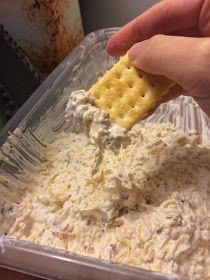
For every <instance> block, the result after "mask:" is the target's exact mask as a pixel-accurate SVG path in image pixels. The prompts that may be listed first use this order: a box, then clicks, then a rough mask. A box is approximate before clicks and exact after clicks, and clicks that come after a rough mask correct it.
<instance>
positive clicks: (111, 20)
mask: <svg viewBox="0 0 210 280" xmlns="http://www.w3.org/2000/svg"><path fill="white" fill-rule="evenodd" d="M157 2H159V1H158V0H80V7H81V13H82V17H83V25H84V29H85V32H86V33H89V32H91V31H94V30H97V29H100V28H105V27H116V26H122V25H123V24H125V23H126V22H128V21H129V20H131V19H132V18H134V17H136V16H137V15H139V14H140V13H142V12H143V11H144V10H146V9H147V8H148V7H150V6H152V5H153V4H155V3H157Z"/></svg>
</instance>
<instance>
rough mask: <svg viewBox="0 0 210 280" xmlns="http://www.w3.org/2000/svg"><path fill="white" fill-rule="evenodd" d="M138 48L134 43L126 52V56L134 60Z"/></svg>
mask: <svg viewBox="0 0 210 280" xmlns="http://www.w3.org/2000/svg"><path fill="white" fill-rule="evenodd" d="M138 50H139V48H138V45H137V44H135V45H134V46H133V47H132V48H131V49H130V50H129V52H128V56H129V59H130V60H131V61H135V60H136V59H137V57H138V53H139V51H138Z"/></svg>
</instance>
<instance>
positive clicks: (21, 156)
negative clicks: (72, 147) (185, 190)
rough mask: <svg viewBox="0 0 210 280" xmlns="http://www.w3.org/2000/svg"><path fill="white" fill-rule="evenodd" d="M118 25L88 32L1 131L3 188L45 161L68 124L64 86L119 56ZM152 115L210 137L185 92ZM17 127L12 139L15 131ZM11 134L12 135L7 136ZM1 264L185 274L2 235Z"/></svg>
mask: <svg viewBox="0 0 210 280" xmlns="http://www.w3.org/2000/svg"><path fill="white" fill-rule="evenodd" d="M114 31H116V29H113V28H109V29H104V30H100V31H97V32H94V33H91V34H90V35H88V36H87V37H86V38H85V39H84V40H83V41H82V42H81V44H80V45H79V46H78V47H77V48H76V49H75V50H74V51H73V52H72V53H71V54H70V55H69V56H68V57H67V58H66V59H65V60H64V61H63V62H62V63H61V64H60V65H59V66H58V67H57V68H56V69H55V70H54V71H53V73H52V74H51V75H49V76H48V78H47V79H46V80H45V81H44V83H43V84H42V85H41V86H40V87H39V88H38V89H37V90H36V92H35V93H34V94H33V95H32V96H31V97H30V99H29V100H28V101H27V102H26V103H25V104H24V105H23V107H22V108H21V109H20V110H19V111H18V113H17V114H16V115H15V116H14V117H13V118H12V119H11V120H10V122H9V123H8V125H7V126H6V127H5V128H4V129H3V130H2V132H1V134H0V141H1V144H3V143H4V142H5V141H6V143H7V144H8V145H6V146H5V145H3V147H2V157H1V162H0V188H7V189H6V190H7V192H9V193H11V195H13V196H16V194H17V193H18V188H19V185H20V180H21V172H22V170H24V169H27V170H31V172H33V168H34V167H35V166H36V165H37V164H39V162H41V161H42V153H43V149H45V147H46V146H47V145H48V144H49V143H50V142H52V141H53V139H54V137H55V135H56V134H57V133H59V132H61V131H64V130H66V129H68V127H67V124H66V122H65V119H64V109H65V105H66V102H67V99H68V96H67V95H66V94H65V93H64V91H63V89H64V88H65V87H66V86H68V87H70V88H71V90H75V89H80V88H89V86H90V85H91V84H92V83H93V82H94V81H95V80H96V79H97V77H98V76H100V75H101V74H102V73H103V72H104V71H105V70H106V69H107V68H109V67H110V66H111V65H112V64H113V63H114V61H115V59H114V58H111V57H110V56H108V54H107V53H106V51H105V48H104V47H105V44H106V41H107V39H108V37H110V35H112V34H113V32H114ZM146 121H150V122H172V123H174V124H175V125H176V126H177V127H180V128H182V129H184V130H186V131H188V130H192V129H193V130H196V131H198V133H199V136H200V137H199V140H200V142H201V143H203V142H205V139H210V124H209V119H208V117H207V116H206V115H205V114H204V113H202V112H201V110H200V108H199V107H198V106H197V105H196V104H195V103H194V102H193V100H192V99H191V98H188V97H180V98H178V99H176V100H175V101H170V102H169V103H167V104H164V105H161V106H160V107H159V108H158V109H157V110H156V112H155V113H154V114H153V115H152V116H151V117H150V118H149V119H147V120H146ZM17 127H18V128H19V129H16V130H15V131H14V132H13V133H12V135H11V136H10V137H9V138H8V139H7V137H8V134H9V131H13V130H14V129H15V128H17ZM6 139H7V140H6ZM0 266H4V267H8V268H12V269H15V270H19V271H23V272H26V273H29V274H33V275H37V276H40V277H44V278H48V279H50V278H53V279H71V280H74V279H80V280H82V279H91V280H96V279H97V280H98V279H100V280H103V279H104V280H105V279H113V280H124V279H126V280H127V279H129V280H132V279H138V280H143V279H144V280H146V279H151V280H152V279H153V280H155V279H162V280H166V279H168V280H172V279H173V280H175V279H180V278H179V277H178V276H176V275H165V274H161V273H156V272H150V271H146V270H142V269H139V268H136V267H132V266H126V265H121V264H114V263H111V262H109V261H104V260H98V259H95V258H90V257H84V256H81V255H77V254H72V253H70V252H67V251H64V250H59V249H55V248H49V247H44V246H40V245H36V244H33V243H30V242H26V241H20V240H16V239H15V238H12V237H8V236H5V235H1V236H0Z"/></svg>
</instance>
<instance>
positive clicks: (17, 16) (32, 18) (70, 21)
mask: <svg viewBox="0 0 210 280" xmlns="http://www.w3.org/2000/svg"><path fill="white" fill-rule="evenodd" d="M0 24H3V25H4V27H5V29H7V30H8V32H9V33H10V34H11V36H12V37H13V38H14V39H15V40H16V41H17V43H18V44H19V46H20V47H22V48H23V50H24V51H25V52H26V54H27V55H28V56H29V57H30V59H31V61H32V63H33V64H34V65H35V66H36V67H37V68H38V69H39V71H40V72H41V73H50V72H51V71H52V70H53V69H54V68H55V66H56V65H57V64H59V63H60V62H61V61H62V60H63V59H64V57H65V56H66V55H67V54H68V53H69V52H70V51H71V50H72V49H73V48H74V47H75V46H76V45H77V44H78V43H79V42H80V40H81V39H82V38H83V28H82V21H81V16H80V10H79V3H78V0H1V1H0Z"/></svg>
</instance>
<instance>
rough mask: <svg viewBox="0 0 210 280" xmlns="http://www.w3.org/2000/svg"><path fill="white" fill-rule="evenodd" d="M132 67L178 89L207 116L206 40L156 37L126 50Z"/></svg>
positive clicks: (209, 71)
mask: <svg viewBox="0 0 210 280" xmlns="http://www.w3.org/2000/svg"><path fill="white" fill-rule="evenodd" d="M129 58H130V60H131V62H132V63H133V65H134V66H135V67H137V68H139V69H142V70H144V71H145V72H148V73H152V74H156V75H163V76H166V77H168V78H169V79H172V80H174V81H175V82H177V83H178V84H179V85H181V86H182V87H183V88H184V89H185V90H186V91H188V93H189V94H190V95H191V96H192V97H194V98H195V100H196V101H197V102H198V103H199V105H200V106H201V108H202V109H203V110H204V111H205V112H206V113H207V114H208V115H209V116H210V39H209V38H187V37H176V36H165V35H156V36H154V37H152V38H151V39H149V40H145V41H143V42H140V43H137V44H135V45H134V46H133V47H132V48H131V49H130V50H129Z"/></svg>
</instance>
